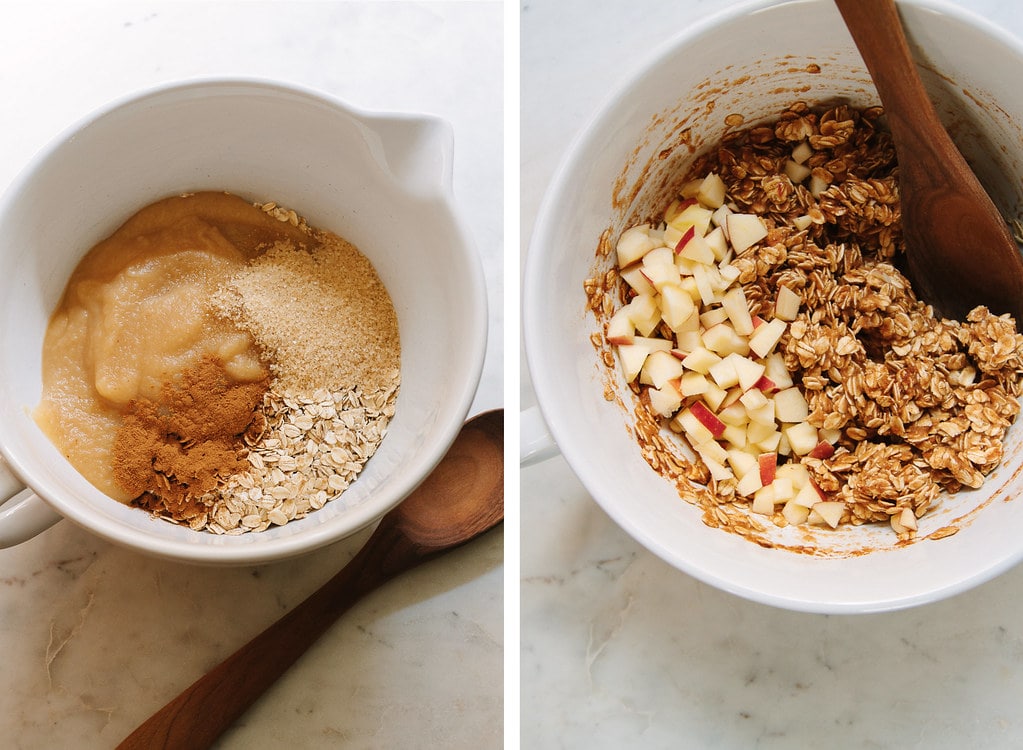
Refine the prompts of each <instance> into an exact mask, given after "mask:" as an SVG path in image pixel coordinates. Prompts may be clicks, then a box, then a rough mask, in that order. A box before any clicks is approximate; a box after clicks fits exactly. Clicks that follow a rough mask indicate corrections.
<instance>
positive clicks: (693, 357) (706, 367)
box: [682, 346, 721, 375]
mask: <svg viewBox="0 0 1023 750" xmlns="http://www.w3.org/2000/svg"><path fill="white" fill-rule="evenodd" d="M720 361H721V357H719V356H718V355H716V354H715V353H714V352H712V351H711V350H710V349H707V348H706V347H704V346H699V347H697V348H695V349H693V350H692V351H691V352H689V354H688V355H686V358H685V359H683V360H682V364H683V365H684V366H685V367H686V368H687V369H690V370H693V371H694V372H700V373H703V374H704V375H706V374H707V373H709V372H710V367H711V365H713V364H714V363H716V362H720Z"/></svg>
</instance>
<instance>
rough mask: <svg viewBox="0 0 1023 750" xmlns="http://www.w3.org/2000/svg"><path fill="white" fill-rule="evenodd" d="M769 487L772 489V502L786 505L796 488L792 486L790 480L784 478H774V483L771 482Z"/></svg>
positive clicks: (793, 495)
mask: <svg viewBox="0 0 1023 750" xmlns="http://www.w3.org/2000/svg"><path fill="white" fill-rule="evenodd" d="M771 486H772V487H773V488H774V502H775V504H778V503H787V502H788V501H789V500H791V499H792V498H793V497H795V494H796V488H795V487H794V486H793V485H792V479H790V478H789V477H786V476H781V475H779V476H776V477H775V478H774V481H773V482H771Z"/></svg>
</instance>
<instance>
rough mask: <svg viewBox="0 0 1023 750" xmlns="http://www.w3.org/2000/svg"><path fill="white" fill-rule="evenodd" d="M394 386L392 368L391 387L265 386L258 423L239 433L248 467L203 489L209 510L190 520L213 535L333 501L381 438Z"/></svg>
mask: <svg viewBox="0 0 1023 750" xmlns="http://www.w3.org/2000/svg"><path fill="white" fill-rule="evenodd" d="M397 391H398V373H397V371H395V372H394V375H393V381H392V386H391V387H388V388H385V389H383V390H377V391H372V392H368V393H364V392H362V391H361V390H360V389H357V388H355V389H351V390H346V391H335V392H333V393H331V392H328V391H326V390H320V391H317V392H315V393H312V394H309V395H301V394H293V393H275V392H274V391H272V390H271V391H269V392H268V393H267V394H266V396H265V397H264V401H263V408H262V414H263V416H264V417H265V422H264V423H263V425H262V429H261V430H260V431H259V432H258V433H257V434H251V435H246V438H245V443H246V446H247V451H246V458H247V460H248V462H249V466H250V468H249V469H248V471H245V472H243V473H240V474H235V475H233V476H231V477H229V478H228V479H227V481H226V482H225V483H224V484H223V486H221V487H219V488H218V489H217V490H216V491H214V492H212V493H209V494H208V495H205V496H204V497H203V498H202V502H203V504H205V505H206V506H207V508H208V509H209V510H208V512H207V513H205V514H203V515H201V516H197V517H195V518H192V519H189V522H188V523H189V526H190V527H191V528H192V529H195V530H199V529H206V530H207V531H210V532H213V533H215V534H242V533H245V532H248V531H263V530H264V529H267V528H269V527H270V526H271V525H274V526H283V525H284V524H286V523H288V522H289V521H293V520H295V519H298V518H303V517H304V516H307V515H308V514H309V513H311V512H312V511H314V510H319V509H320V508H322V507H323V506H324V505H326V504H327V503H328V502H330V501H332V500H336V499H337V498H338V497H340V496H341V494H342V493H343V492H344V491H345V490H346V489H348V486H349V485H350V484H351V483H352V482H354V481H355V478H356V477H357V476H358V474H359V472H360V471H362V468H363V466H364V465H365V463H366V461H368V460H369V458H370V457H371V456H372V455H373V454H374V452H376V449H377V447H378V446H379V445H380V441H381V440H383V438H384V435H385V433H386V431H387V424H388V422H389V421H390V419H391V417H392V416H394V402H395V400H396V397H397Z"/></svg>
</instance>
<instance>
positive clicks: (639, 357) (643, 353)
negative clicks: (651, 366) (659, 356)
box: [618, 344, 650, 383]
mask: <svg viewBox="0 0 1023 750" xmlns="http://www.w3.org/2000/svg"><path fill="white" fill-rule="evenodd" d="M649 354H650V350H649V349H648V348H646V347H645V346H637V345H636V344H623V345H622V346H619V347H618V361H619V362H620V363H621V365H622V375H623V376H624V377H625V381H626V382H627V383H631V382H632V381H634V380H635V379H636V378H638V377H639V373H640V372H641V371H642V370H643V364H644V363H645V362H646V358H647V356H648V355H649Z"/></svg>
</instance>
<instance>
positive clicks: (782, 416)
mask: <svg viewBox="0 0 1023 750" xmlns="http://www.w3.org/2000/svg"><path fill="white" fill-rule="evenodd" d="M774 414H775V417H777V419H778V421H779V422H803V421H804V420H806V418H807V417H808V416H809V415H810V407H809V406H808V405H807V403H806V398H805V397H804V396H803V392H802V391H801V390H799V388H796V387H795V386H793V387H791V388H786V389H784V390H781V391H778V392H777V393H776V394H774ZM816 437H817V433H816V429H815V430H814V438H816Z"/></svg>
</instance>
